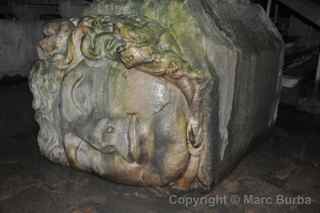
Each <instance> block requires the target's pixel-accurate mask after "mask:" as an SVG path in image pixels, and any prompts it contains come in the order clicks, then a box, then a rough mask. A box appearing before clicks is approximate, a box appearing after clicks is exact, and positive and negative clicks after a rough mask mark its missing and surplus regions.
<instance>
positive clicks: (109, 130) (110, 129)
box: [106, 126, 114, 134]
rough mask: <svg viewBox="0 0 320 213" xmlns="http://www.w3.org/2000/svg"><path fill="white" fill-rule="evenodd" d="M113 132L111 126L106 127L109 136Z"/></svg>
mask: <svg viewBox="0 0 320 213" xmlns="http://www.w3.org/2000/svg"><path fill="white" fill-rule="evenodd" d="M113 132H114V127H113V126H108V127H107V129H106V133H108V134H111V133H113Z"/></svg>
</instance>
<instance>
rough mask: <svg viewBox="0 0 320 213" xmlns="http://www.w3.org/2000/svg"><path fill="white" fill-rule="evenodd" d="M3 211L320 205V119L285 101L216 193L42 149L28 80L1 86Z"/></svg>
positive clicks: (224, 210)
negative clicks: (74, 163) (142, 182)
mask: <svg viewBox="0 0 320 213" xmlns="http://www.w3.org/2000/svg"><path fill="white" fill-rule="evenodd" d="M0 97H1V102H0V103H1V104H0V144H1V147H0V213H27V212H28V213H64V212H70V213H109V212H110V213H122V212H124V213H129V212H130V213H136V212H137V213H138V212H139V213H140V212H143V213H158V212H159V213H162V212H177V213H188V212H195V213H197V212H208V213H215V212H217V213H238V212H245V213H273V212H279V213H285V212H297V213H304V212H314V213H319V212H320V118H319V116H318V117H317V116H315V115H311V114H307V113H302V112H298V111H296V110H295V109H293V108H290V107H284V106H282V107H281V109H280V116H279V121H278V124H277V127H276V128H275V129H274V130H273V132H272V135H271V136H270V138H269V139H267V140H264V141H260V144H261V145H259V146H256V147H255V148H254V149H253V150H252V151H251V152H250V153H249V154H248V155H247V156H246V157H245V158H244V159H243V160H242V161H241V162H240V164H239V165H238V166H237V168H236V169H235V170H234V171H233V172H232V173H231V174H230V175H229V176H228V177H227V178H226V179H225V180H224V181H222V182H221V183H219V184H218V185H217V186H216V187H214V188H213V189H212V190H211V191H210V192H207V193H202V194H196V193H188V194H180V193H171V194H168V193H167V192H166V190H163V189H148V188H136V187H129V186H123V185H118V184H113V183H111V182H109V181H107V180H104V179H102V178H99V177H97V176H95V175H91V174H87V173H84V172H80V171H76V170H73V169H70V168H66V167H62V166H60V165H56V164H53V163H51V162H49V161H47V160H46V159H45V158H44V157H42V156H41V155H40V154H39V151H38V148H37V144H36V134H37V131H38V127H37V125H36V123H35V122H34V119H33V111H32V109H31V100H32V98H31V94H30V93H29V91H28V88H27V83H26V81H21V82H19V83H16V84H12V83H10V82H9V83H7V84H2V85H1V86H0Z"/></svg>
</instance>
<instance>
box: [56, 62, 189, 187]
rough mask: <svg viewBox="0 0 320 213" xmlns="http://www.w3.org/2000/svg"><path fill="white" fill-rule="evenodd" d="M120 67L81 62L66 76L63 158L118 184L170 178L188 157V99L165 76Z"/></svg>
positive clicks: (178, 173)
mask: <svg viewBox="0 0 320 213" xmlns="http://www.w3.org/2000/svg"><path fill="white" fill-rule="evenodd" d="M122 69H123V72H119V74H114V72H113V70H112V68H109V70H106V69H105V67H101V68H95V69H93V68H90V67H88V66H87V65H85V64H81V65H80V66H79V67H77V68H75V69H74V71H73V72H72V73H70V75H68V76H67V77H66V79H65V81H64V82H65V83H64V84H63V88H62V90H61V91H62V94H61V96H62V97H63V99H62V100H63V101H62V105H61V110H62V115H63V120H64V121H63V123H65V128H64V134H65V144H66V147H67V150H74V151H72V152H68V158H69V160H70V162H72V165H73V166H75V167H77V168H80V169H86V170H90V171H92V170H93V171H95V172H97V173H99V174H101V175H103V176H105V177H107V178H111V179H112V180H114V181H118V182H119V181H120V182H124V183H129V184H135V185H154V184H155V185H164V184H167V183H169V182H172V181H174V180H175V179H177V178H178V177H179V176H181V175H182V173H183V172H184V170H185V168H186V167H187V165H188V163H189V159H190V154H189V152H188V149H187V142H186V127H187V121H188V116H190V115H189V111H188V106H187V102H186V100H185V98H184V96H183V94H182V93H181V92H180V91H179V90H178V89H177V88H175V87H174V86H173V85H171V84H169V83H167V82H166V81H165V80H161V79H158V78H156V77H153V76H151V75H148V74H145V73H142V72H139V71H137V72H127V70H126V68H124V67H123V68H122ZM88 70H91V72H89V74H88ZM121 73H122V74H121ZM101 76H103V78H101ZM112 82H113V83H112ZM99 93H101V94H104V95H103V96H99ZM102 98H103V100H102ZM79 108H80V109H79ZM78 112H82V113H78ZM71 136H72V137H71ZM73 147H80V148H78V149H75V148H73ZM76 150H78V151H76ZM79 152H80V153H81V152H82V153H83V154H79ZM79 156H81V157H79ZM128 172H129V173H133V174H132V175H129V176H128ZM139 175H140V176H141V177H140V176H139ZM144 176H145V177H144ZM123 178H125V180H123V181H121V180H122V179H123Z"/></svg>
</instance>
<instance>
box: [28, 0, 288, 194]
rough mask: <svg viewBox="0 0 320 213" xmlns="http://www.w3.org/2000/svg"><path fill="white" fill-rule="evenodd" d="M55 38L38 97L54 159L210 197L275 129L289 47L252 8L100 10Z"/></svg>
mask: <svg viewBox="0 0 320 213" xmlns="http://www.w3.org/2000/svg"><path fill="white" fill-rule="evenodd" d="M45 35H46V38H45V39H44V40H42V41H41V42H40V45H39V47H38V50H39V57H40V59H41V60H40V61H39V62H38V63H37V65H35V67H34V69H33V71H32V73H31V78H30V79H31V80H30V87H31V90H32V92H33V94H34V98H35V99H34V104H33V107H34V109H35V110H36V112H37V120H38V122H39V124H40V127H41V130H40V133H39V138H38V140H39V146H40V150H41V152H42V153H43V154H44V155H45V156H47V157H48V158H49V159H51V160H52V161H55V162H58V163H61V164H64V165H69V166H72V167H75V168H78V169H81V170H86V171H90V172H95V173H98V174H99V175H101V176H104V177H106V178H109V179H111V180H113V181H116V182H120V183H125V184H132V185H143V186H168V185H170V186H172V187H175V188H178V189H183V190H185V189H190V188H192V187H194V188H197V187H203V188H208V187H210V186H211V185H212V183H213V182H214V181H216V180H218V179H219V178H220V177H221V175H222V174H223V173H224V171H226V170H227V169H228V168H231V167H232V165H234V163H235V162H236V161H237V160H238V159H239V157H240V156H241V155H242V154H243V152H244V151H246V150H247V148H248V146H249V143H250V142H251V141H252V139H253V138H254V137H256V136H258V135H259V134H261V133H262V132H263V131H265V130H266V129H268V128H269V127H271V125H272V124H273V121H274V119H275V115H276V111H277V102H278V98H279V79H280V68H281V64H282V40H281V37H280V36H279V34H278V33H277V31H276V29H275V28H274V27H273V25H272V24H271V22H270V21H269V20H268V19H267V17H266V16H265V14H264V12H263V11H262V9H261V8H260V7H258V6H256V5H252V4H250V3H249V2H248V1H222V0H221V1H213V0H212V1H208V0H202V1H198V0H188V1H179V0H175V1H161V2H160V1H138V0H129V1H97V2H96V3H95V4H93V5H92V6H91V7H90V8H88V9H87V10H86V12H85V16H84V17H82V18H78V19H71V20H69V21H62V22H57V23H52V24H50V25H48V27H47V28H46V29H45Z"/></svg>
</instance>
